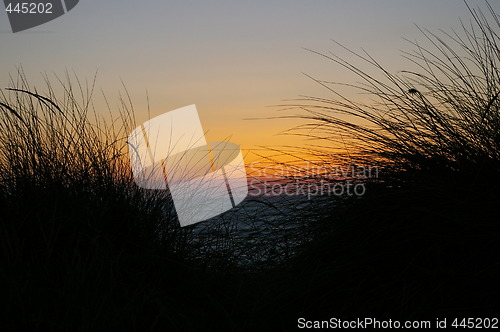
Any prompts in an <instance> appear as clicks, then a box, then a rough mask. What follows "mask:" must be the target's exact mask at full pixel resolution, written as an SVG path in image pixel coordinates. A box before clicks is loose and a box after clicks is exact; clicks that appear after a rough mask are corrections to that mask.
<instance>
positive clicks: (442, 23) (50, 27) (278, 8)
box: [0, 0, 500, 162]
mask: <svg viewBox="0 0 500 332" xmlns="http://www.w3.org/2000/svg"><path fill="white" fill-rule="evenodd" d="M468 3H469V5H470V6H471V7H477V6H480V7H481V8H485V5H484V1H472V0H471V1H468ZM492 3H493V5H494V8H496V9H497V10H498V6H499V5H500V3H499V2H495V1H492ZM459 18H464V19H467V20H468V18H469V15H468V12H467V7H466V6H465V4H464V3H463V2H462V1H458V0H441V1H435V0H419V1H416V0H412V1H407V0H381V1H373V0H363V1H359V0H358V1H335V0H328V1H319V0H316V1H305V0H302V1H296V0H286V1H285V0H280V1H272V0H267V1H260V0H254V1H182V2H181V1H175V2H174V1H118V0H106V1H102V0H100V1H98V0H81V1H80V3H79V4H78V6H77V7H75V8H74V9H73V10H72V11H70V12H69V13H67V14H66V15H64V16H62V17H60V18H59V19H56V20H54V21H51V22H49V23H46V24H44V25H42V26H39V27H36V28H33V29H31V30H28V31H25V32H19V33H16V34H13V33H12V32H11V30H10V26H9V23H8V19H7V15H6V13H5V12H4V11H2V12H1V13H0V40H1V47H0V54H1V56H0V87H2V88H3V87H7V86H8V80H9V78H8V77H9V74H11V75H15V73H16V67H17V66H19V65H22V66H23V68H24V71H25V73H26V74H27V76H28V78H29V80H30V82H31V84H32V85H34V86H37V87H39V90H42V91H43V89H42V87H43V80H42V74H43V73H47V74H48V75H49V77H50V75H53V74H54V73H55V74H58V75H60V76H63V75H64V72H65V70H68V71H70V72H73V71H74V72H75V73H76V74H77V75H78V77H79V78H80V79H82V80H85V79H92V77H93V76H94V74H95V72H96V71H98V79H97V87H98V88H99V89H101V88H102V90H103V91H104V92H105V93H106V95H107V97H108V99H109V100H110V101H111V102H114V101H117V97H118V92H119V91H120V90H122V86H121V81H123V82H124V84H125V86H126V87H127V89H128V91H129V92H130V94H131V97H132V101H133V102H134V106H135V109H136V117H137V121H138V122H139V123H140V122H143V121H145V120H147V119H148V114H147V107H146V91H147V93H148V95H149V102H150V108H151V117H154V116H157V115H160V114H162V113H164V112H167V111H169V110H173V109H176V108H179V107H183V106H186V105H190V104H196V106H197V108H198V112H199V115H200V118H201V121H202V125H203V129H204V130H205V131H207V132H208V134H207V140H208V141H219V140H223V139H226V138H230V140H231V141H232V142H234V143H236V144H239V145H240V146H241V147H242V148H244V149H246V150H248V149H255V148H257V147H258V146H263V145H264V146H274V147H277V146H280V145H298V146H299V145H302V144H304V142H303V140H302V139H301V138H291V137H290V136H283V135H279V133H280V132H282V131H283V130H286V129H289V128H290V127H293V126H294V125H297V124H299V123H300V122H298V121H296V120H295V121H292V120H269V119H267V120H266V119H263V120H250V118H269V117H276V116H280V115H290V114H291V113H287V112H286V111H281V112H280V111H278V110H279V107H274V105H278V104H282V103H283V100H286V99H293V98H297V97H299V96H300V95H317V96H325V95H326V96H327V95H328V94H326V92H325V91H323V89H322V88H321V87H320V86H318V84H316V83H314V82H313V81H311V80H310V79H309V78H307V77H306V76H305V75H304V73H305V74H308V75H311V76H313V77H315V78H318V79H328V80H334V81H341V82H346V83H353V82H355V80H356V78H355V77H353V76H352V74H349V73H347V72H346V71H345V70H341V69H340V68H338V67H337V66H335V65H334V64H332V63H330V62H328V61H326V60H325V59H323V58H321V57H319V56H318V55H315V54H313V53H311V52H308V51H306V50H305V48H307V49H313V50H316V51H319V52H330V51H332V52H335V53H337V52H338V53H339V54H342V52H341V50H340V49H339V47H338V46H336V45H335V44H334V43H333V42H332V41H331V40H332V39H333V40H336V41H338V42H340V43H342V44H344V45H346V46H348V47H350V48H352V49H354V50H360V49H361V48H364V49H366V50H367V51H368V52H370V53H371V54H372V55H373V56H374V57H375V58H377V59H379V60H380V62H381V63H382V64H383V65H385V66H386V67H387V68H388V69H390V70H391V71H393V72H397V71H399V70H403V69H405V65H404V62H403V60H402V58H401V56H400V50H408V49H409V45H408V43H407V42H405V41H404V40H403V39H402V37H406V38H408V39H412V40H413V39H419V38H422V37H421V35H420V33H419V31H418V29H417V27H416V26H415V24H417V25H419V26H421V27H425V28H427V29H430V30H432V31H436V30H438V29H444V30H448V31H449V30H450V29H451V28H456V29H458V28H459V26H460V23H459ZM96 105H97V106H98V107H102V106H103V104H102V100H101V99H100V98H96ZM103 109H104V107H103ZM251 160H253V159H252V157H248V159H247V162H249V161H251Z"/></svg>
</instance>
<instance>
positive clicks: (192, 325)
mask: <svg viewBox="0 0 500 332" xmlns="http://www.w3.org/2000/svg"><path fill="white" fill-rule="evenodd" d="M490 13H491V14H492V17H493V18H490V21H488V20H487V19H486V17H485V16H483V15H482V14H481V13H479V12H474V11H471V14H472V23H471V24H472V27H468V26H466V25H464V31H463V32H462V35H460V34H457V35H451V34H450V35H448V36H447V37H448V42H450V44H445V43H444V42H442V41H441V40H440V39H438V38H436V37H435V36H433V35H432V34H430V33H425V36H427V37H428V38H429V39H428V40H429V41H430V42H431V46H433V48H432V49H425V48H423V47H421V46H420V45H416V44H415V45H414V46H415V47H416V53H413V54H407V56H408V57H409V59H412V60H413V61H415V63H417V64H420V65H421V67H420V69H421V71H420V72H419V73H418V74H417V73H416V72H413V73H407V76H404V77H399V76H395V75H392V74H389V73H388V72H387V71H385V70H383V68H380V67H378V64H377V63H376V62H375V61H374V60H373V59H371V58H369V57H368V56H365V60H366V61H368V62H369V63H371V64H372V65H374V66H375V67H376V68H379V69H380V70H381V73H382V77H381V78H377V79H376V78H374V77H373V76H369V75H366V74H365V73H364V72H362V71H361V70H359V69H358V68H356V67H351V66H350V65H349V63H347V62H345V61H343V60H342V59H340V58H336V57H333V56H331V57H329V58H330V59H331V60H333V61H335V62H336V63H337V64H340V65H343V66H346V67H347V68H350V69H352V70H353V72H354V73H356V74H358V75H359V76H360V77H361V78H362V79H364V80H365V83H366V84H365V85H361V86H360V88H361V89H362V90H363V91H365V92H369V93H371V94H372V95H373V96H375V97H378V98H379V101H380V104H377V106H373V105H372V104H370V105H362V104H357V103H355V102H353V101H348V100H343V99H342V96H337V97H338V98H336V99H328V100H326V99H317V98H308V99H306V100H305V101H301V102H300V105H297V107H299V108H300V109H302V110H303V111H305V112H306V113H304V114H305V115H304V118H306V119H307V121H309V123H310V125H309V124H307V125H306V129H307V132H308V135H309V136H314V137H316V138H320V139H323V140H329V141H332V144H331V146H337V145H336V143H337V141H341V143H342V146H343V147H347V150H349V154H345V153H344V158H345V160H347V161H348V162H355V163H359V164H376V165H378V166H380V169H381V176H380V177H379V178H377V179H374V180H372V181H367V183H366V185H367V188H368V190H367V193H366V195H365V196H363V198H362V199H355V198H352V199H345V200H343V203H342V205H341V206H339V203H338V201H332V204H331V205H329V204H325V205H323V207H322V209H323V211H321V214H322V215H323V216H324V217H323V218H322V219H321V220H317V221H316V222H315V223H314V224H313V225H310V226H309V229H308V230H307V231H308V232H309V233H310V234H312V239H311V240H310V241H309V243H308V244H305V245H303V246H302V247H301V250H300V252H299V253H297V254H295V255H293V256H290V258H289V259H288V260H286V261H282V262H280V263H279V264H274V265H269V266H268V267H267V268H262V266H259V268H257V267H253V266H251V265H250V266H245V267H241V266H238V265H237V264H236V263H235V261H236V260H237V258H235V257H233V256H231V253H232V248H231V246H230V244H228V243H227V242H224V241H221V242H220V243H222V244H221V245H219V246H217V245H216V246H213V243H214V242H213V239H212V242H210V245H211V248H212V249H211V251H207V250H205V251H203V253H204V256H201V257H200V256H199V255H193V253H194V252H196V250H198V249H199V248H200V247H203V243H201V244H200V242H199V241H198V242H197V241H194V240H195V239H196V233H194V232H193V231H192V228H186V229H180V228H179V226H178V225H177V222H176V220H175V214H174V213H173V212H172V204H171V202H170V201H169V197H168V195H167V194H165V193H163V192H146V191H142V190H140V189H138V188H137V187H136V186H135V185H134V183H133V181H132V178H131V175H130V171H129V168H128V164H127V159H126V151H127V149H126V142H125V140H126V136H127V134H128V133H129V132H130V130H131V129H132V128H133V127H134V126H135V123H134V121H133V117H132V115H131V114H133V111H132V110H131V105H130V104H129V103H127V102H124V103H122V104H121V109H122V115H121V117H120V125H116V122H115V121H113V120H109V119H108V120H107V121H104V120H102V119H101V118H100V115H96V114H95V113H94V111H93V107H92V103H91V102H90V100H91V97H92V86H88V85H83V86H82V85H80V84H79V83H78V82H77V83H76V84H75V83H73V84H70V83H69V81H64V82H63V84H62V85H61V86H62V87H63V88H64V89H65V90H64V91H63V92H62V93H61V94H62V97H60V98H58V97H57V95H56V93H55V92H54V90H53V89H52V87H51V86H50V84H48V87H47V89H46V90H45V91H44V92H43V93H41V92H37V91H36V89H34V88H32V87H30V86H29V85H28V83H27V82H26V80H25V76H24V75H23V74H22V73H21V74H20V75H19V76H18V77H17V78H16V80H15V81H14V80H13V82H12V86H13V87H14V88H13V89H11V90H4V92H3V95H2V98H1V100H0V147H1V150H0V210H1V211H2V213H1V214H0V294H1V296H0V307H1V308H3V309H2V312H1V314H0V319H1V326H2V330H20V329H21V328H25V329H26V330H29V331H37V330H72V331H91V330H122V331H123V330H127V331H128V330H163V331H165V330H167V331H183V330H197V331H201V330H212V331H231V330H234V331H238V330H248V331H257V330H271V329H272V330H292V329H294V328H296V327H297V320H298V319H299V318H300V317H304V318H306V319H307V320H329V319H330V318H335V317H336V318H340V319H343V320H346V319H349V318H357V317H360V318H362V317H375V318H377V319H380V320H382V319H392V320H401V321H403V320H410V319H412V320H413V319H420V320H430V321H433V322H434V321H435V319H436V318H444V317H449V318H468V317H488V318H492V317H498V312H500V310H499V309H500V308H499V301H498V299H499V298H500V287H499V285H498V283H499V280H500V260H499V257H500V241H499V236H500V223H499V220H500V218H499V213H498V212H499V210H498V202H499V201H500V195H499V194H498V188H499V185H500V113H499V106H500V100H499V98H500V97H499V94H500V84H499V83H500V74H499V71H498V62H499V60H500V49H499V36H498V31H499V24H498V20H496V19H497V16H496V15H495V13H494V12H493V11H491V12H490ZM491 21H492V22H491ZM460 36H462V39H460ZM452 44H453V45H452ZM460 52H461V53H460ZM384 80H385V81H384ZM318 82H319V83H321V84H322V85H323V86H325V87H327V88H330V89H332V87H331V86H329V85H328V84H327V83H325V82H323V81H318ZM332 93H335V92H334V90H333V89H332ZM98 114H100V113H98ZM345 115H349V116H351V118H345V117H343V116H345ZM352 116H354V117H357V118H361V119H362V120H363V121H364V122H362V123H364V124H362V125H361V124H358V122H355V121H354V122H352ZM348 119H351V120H348ZM312 127H314V128H315V130H314V131H311V130H310V129H311V128H312ZM334 152H335V155H336V156H337V157H338V156H340V155H342V151H339V150H335V151H334ZM344 152H345V151H344ZM355 152H356V153H355ZM321 153H323V154H324V156H326V157H325V158H323V161H324V162H326V164H322V165H321V166H322V167H323V168H324V169H325V170H328V165H329V164H328V160H327V159H328V156H330V155H331V154H332V151H325V150H321ZM331 163H332V165H333V161H331ZM327 173H328V172H326V173H325V179H327V180H328V174H327ZM315 177H317V174H316V175H315ZM302 179H303V180H311V179H309V178H308V174H302ZM318 180H319V179H318ZM290 217H292V216H290ZM294 217H296V216H294ZM194 243H196V247H195V246H194ZM217 243H218V242H217ZM207 245H208V243H207ZM221 253H222V254H221Z"/></svg>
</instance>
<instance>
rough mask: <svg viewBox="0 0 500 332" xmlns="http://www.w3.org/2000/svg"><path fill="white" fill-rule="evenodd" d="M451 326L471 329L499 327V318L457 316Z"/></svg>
mask: <svg viewBox="0 0 500 332" xmlns="http://www.w3.org/2000/svg"><path fill="white" fill-rule="evenodd" d="M451 326H453V327H454V328H469V329H481V328H483V329H498V318H463V319H458V318H455V319H454V320H453V323H452V324H451Z"/></svg>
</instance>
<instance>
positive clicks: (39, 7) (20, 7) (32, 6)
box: [5, 2, 52, 14]
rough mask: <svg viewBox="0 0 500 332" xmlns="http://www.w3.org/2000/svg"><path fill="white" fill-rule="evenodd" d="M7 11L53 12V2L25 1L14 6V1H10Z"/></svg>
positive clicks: (19, 12)
mask: <svg viewBox="0 0 500 332" xmlns="http://www.w3.org/2000/svg"><path fill="white" fill-rule="evenodd" d="M5 11H6V12H7V13H9V14H11V13H13V12H14V13H18V14H52V4H51V3H50V2H48V3H43V2H39V3H37V2H23V3H17V4H15V6H12V3H9V4H8V5H7V7H6V8H5Z"/></svg>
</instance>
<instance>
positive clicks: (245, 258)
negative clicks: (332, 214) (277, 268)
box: [192, 193, 335, 267]
mask: <svg viewBox="0 0 500 332" xmlns="http://www.w3.org/2000/svg"><path fill="white" fill-rule="evenodd" d="M334 201H335V200H334V199H333V198H332V197H328V196H315V197H308V196H307V195H303V194H302V195H260V196H252V195H251V193H250V195H249V196H248V197H247V198H246V199H245V200H244V201H243V202H242V203H240V204H239V205H238V206H237V207H236V208H233V209H231V210H230V211H228V212H226V213H224V214H222V215H220V216H217V217H215V218H212V219H209V220H207V221H204V222H201V223H199V224H197V225H195V226H194V227H193V229H192V231H193V235H194V236H193V242H194V244H195V247H196V248H197V253H196V255H197V256H198V258H201V259H203V260H204V261H207V260H208V261H210V260H214V264H221V263H228V264H229V263H231V264H236V265H240V266H247V267H259V266H262V267H264V266H272V265H275V264H279V263H281V262H283V261H285V260H287V259H290V258H292V257H293V256H295V255H296V254H297V253H298V252H299V249H300V247H301V246H302V245H303V244H305V243H307V242H309V241H311V240H312V237H313V234H312V231H311V225H312V224H313V223H314V222H315V221H317V220H318V219H319V218H322V217H324V216H325V213H327V212H329V211H332V210H333V209H334Z"/></svg>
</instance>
